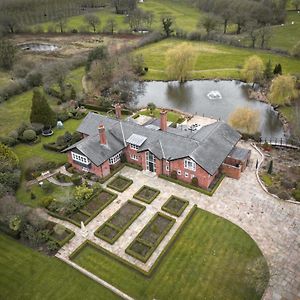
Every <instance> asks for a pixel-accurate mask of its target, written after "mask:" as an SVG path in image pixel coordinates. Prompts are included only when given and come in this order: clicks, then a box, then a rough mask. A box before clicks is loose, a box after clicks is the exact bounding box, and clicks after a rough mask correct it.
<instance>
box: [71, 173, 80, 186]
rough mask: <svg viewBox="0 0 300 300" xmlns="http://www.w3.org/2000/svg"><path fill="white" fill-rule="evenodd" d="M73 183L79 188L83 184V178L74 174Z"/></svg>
mask: <svg viewBox="0 0 300 300" xmlns="http://www.w3.org/2000/svg"><path fill="white" fill-rule="evenodd" d="M71 181H72V182H73V184H74V185H76V186H79V185H81V183H82V178H81V176H80V175H77V174H74V175H72V177H71Z"/></svg>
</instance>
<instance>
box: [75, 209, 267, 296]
mask: <svg viewBox="0 0 300 300" xmlns="http://www.w3.org/2000/svg"><path fill="white" fill-rule="evenodd" d="M74 261H75V262H76V263H77V264H79V265H80V266H82V267H84V268H85V269H87V270H89V271H91V272H93V273H94V274H96V275H97V276H99V277H101V278H102V279H104V280H106V281H108V282H109V283H111V284H113V285H114V286H116V287H118V288H119V289H121V290H122V291H124V292H125V293H127V294H128V295H130V296H132V297H134V298H135V299H143V300H145V299H215V300H216V299H230V300H235V299H237V300H243V299H245V300H246V299H247V300H249V299H251V300H255V299H261V296H262V293H263V291H264V289H265V287H266V284H267V281H268V276H269V275H268V269H267V264H266V261H265V259H264V258H263V256H262V253H261V252H260V250H259V248H258V247H257V245H256V244H255V242H254V241H253V240H252V239H251V238H250V237H249V236H248V235H247V234H246V233H245V232H244V231H243V230H241V229H240V228H239V227H237V226H235V225H234V224H232V223H231V222H228V221H226V220H225V219H223V218H220V217H217V216H215V215H213V214H211V213H208V212H205V211H202V210H200V209H197V211H196V212H195V215H194V216H193V217H192V219H191V220H190V222H189V223H188V224H187V225H186V227H185V228H184V229H183V232H182V233H181V234H180V235H179V237H178V239H177V240H176V242H175V243H174V244H173V245H172V246H171V248H170V251H169V252H168V253H167V254H166V256H165V257H164V258H163V259H162V260H161V261H160V264H159V265H158V267H157V269H156V270H155V271H154V273H153V274H152V275H151V277H149V278H148V277H145V276H144V275H142V274H141V273H139V272H138V271H136V270H134V269H132V268H130V267H128V266H126V265H124V264H122V263H120V262H119V261H117V260H115V259H113V258H112V257H110V256H108V255H107V254H103V253H102V252H99V251H98V250H96V249H95V248H94V247H92V246H89V245H87V246H86V247H85V248H83V250H82V251H81V252H80V253H79V254H78V256H76V257H75V258H74ZM258 262H259V263H258ZM254 265H259V266H260V268H257V269H256V270H258V269H260V271H259V272H255V275H254V276H251V275H249V273H248V272H247V269H252V268H253V266H254ZM252 275H253V274H252ZM254 278H256V279H258V280H257V281H256V283H254V281H255V280H254ZM255 286H256V287H258V286H261V288H260V290H259V291H256V289H255Z"/></svg>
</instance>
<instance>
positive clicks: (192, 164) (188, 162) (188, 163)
mask: <svg viewBox="0 0 300 300" xmlns="http://www.w3.org/2000/svg"><path fill="white" fill-rule="evenodd" d="M184 168H185V169H188V170H192V171H196V163H195V162H194V161H192V160H191V159H188V158H186V159H185V160H184Z"/></svg>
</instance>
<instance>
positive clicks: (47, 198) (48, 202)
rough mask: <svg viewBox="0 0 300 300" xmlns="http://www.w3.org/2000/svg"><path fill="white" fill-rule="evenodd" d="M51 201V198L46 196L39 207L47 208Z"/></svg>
mask: <svg viewBox="0 0 300 300" xmlns="http://www.w3.org/2000/svg"><path fill="white" fill-rule="evenodd" d="M52 201H53V197H52V196H46V197H43V198H42V199H41V206H42V207H45V208H47V207H48V206H49V205H50V204H51V203H52Z"/></svg>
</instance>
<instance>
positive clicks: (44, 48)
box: [19, 43, 58, 52]
mask: <svg viewBox="0 0 300 300" xmlns="http://www.w3.org/2000/svg"><path fill="white" fill-rule="evenodd" d="M19 47H20V48H21V49H22V50H25V51H33V52H53V51H56V50H57V49H58V46H57V45H53V44H44V43H26V44H21V45H19Z"/></svg>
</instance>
